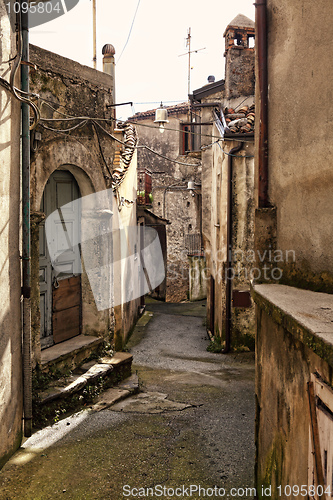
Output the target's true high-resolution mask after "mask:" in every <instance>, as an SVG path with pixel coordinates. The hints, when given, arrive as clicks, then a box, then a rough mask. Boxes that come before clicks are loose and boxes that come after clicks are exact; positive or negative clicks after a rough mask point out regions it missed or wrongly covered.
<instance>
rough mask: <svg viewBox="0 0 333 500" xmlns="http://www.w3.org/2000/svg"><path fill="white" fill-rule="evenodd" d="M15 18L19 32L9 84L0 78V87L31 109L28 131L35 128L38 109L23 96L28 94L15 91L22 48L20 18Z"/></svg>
mask: <svg viewBox="0 0 333 500" xmlns="http://www.w3.org/2000/svg"><path fill="white" fill-rule="evenodd" d="M17 17H18V32H19V36H18V47H17V52H16V54H15V56H14V57H13V58H12V59H11V60H13V61H14V64H13V68H12V70H11V72H10V78H9V82H7V80H5V79H4V78H2V77H0V85H1V86H2V87H4V88H5V89H6V90H7V91H8V92H11V94H12V95H13V96H14V97H15V98H16V99H17V100H18V101H20V102H23V103H25V104H28V106H30V107H31V109H32V111H33V113H34V121H33V123H32V125H30V127H29V130H34V129H35V128H36V127H37V125H38V122H39V120H40V112H39V109H38V107H37V106H36V105H35V104H34V103H33V102H32V101H31V100H30V99H28V97H25V95H29V93H27V92H24V91H22V90H20V89H17V88H16V87H15V86H14V81H15V77H16V73H17V70H18V68H19V66H20V64H22V46H23V43H22V29H21V19H20V16H17ZM19 94H22V95H19Z"/></svg>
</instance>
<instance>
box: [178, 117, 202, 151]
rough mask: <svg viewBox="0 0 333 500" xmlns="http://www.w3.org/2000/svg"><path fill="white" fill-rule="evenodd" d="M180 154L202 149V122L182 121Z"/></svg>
mask: <svg viewBox="0 0 333 500" xmlns="http://www.w3.org/2000/svg"><path fill="white" fill-rule="evenodd" d="M180 126H181V138H180V141H181V142H180V154H182V155H185V154H186V153H189V152H191V151H200V150H201V124H200V122H192V123H190V122H188V123H181V125H180Z"/></svg>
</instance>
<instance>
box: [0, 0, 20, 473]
mask: <svg viewBox="0 0 333 500" xmlns="http://www.w3.org/2000/svg"><path fill="white" fill-rule="evenodd" d="M6 3H7V2H6ZM13 17H14V18H13V19H12V21H13V25H15V15H14V14H13ZM0 27H1V34H2V36H1V38H0V52H1V59H2V61H8V60H10V58H11V57H12V56H13V54H15V53H16V36H15V35H14V34H13V32H12V30H11V25H10V19H9V18H8V16H7V13H6V7H5V2H4V1H3V0H1V1H0ZM11 68H12V65H11V64H10V63H8V62H2V63H1V75H2V77H4V78H6V80H7V81H9V75H10V71H11ZM18 75H19V72H18ZM15 85H16V86H17V87H19V86H20V80H19V78H17V79H16V81H15ZM20 108H21V107H20V103H19V101H17V100H16V99H15V98H14V97H13V96H12V94H10V93H9V92H7V91H6V90H5V89H4V88H3V87H2V86H1V87H0V112H1V128H0V142H1V148H0V212H1V220H0V235H1V237H0V269H1V272H0V276H1V279H0V296H1V310H0V380H1V387H0V468H1V467H2V466H3V464H4V463H5V461H6V460H7V459H8V458H9V457H10V455H11V454H12V453H13V452H14V451H15V450H16V449H17V448H18V447H19V446H20V444H21V437H22V415H23V408H22V400H23V388H22V357H21V352H22V345H21V303H20V297H21V262H20V247H21V245H20V237H19V235H20V212H21V205H20V191H21V189H20Z"/></svg>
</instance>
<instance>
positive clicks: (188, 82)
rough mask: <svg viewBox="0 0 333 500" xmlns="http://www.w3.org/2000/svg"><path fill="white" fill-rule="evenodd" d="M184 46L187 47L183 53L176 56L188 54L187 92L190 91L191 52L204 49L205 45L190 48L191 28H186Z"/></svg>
mask: <svg viewBox="0 0 333 500" xmlns="http://www.w3.org/2000/svg"><path fill="white" fill-rule="evenodd" d="M186 47H188V51H187V52H186V53H185V54H180V55H179V56H178V57H182V56H188V80H187V93H188V94H190V92H191V69H192V68H191V54H193V53H194V52H195V53H197V52H199V50H205V48H206V47H203V48H202V49H196V50H191V28H189V29H188V33H187V38H186Z"/></svg>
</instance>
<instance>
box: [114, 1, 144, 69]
mask: <svg viewBox="0 0 333 500" xmlns="http://www.w3.org/2000/svg"><path fill="white" fill-rule="evenodd" d="M140 2H141V0H139V1H138V4H137V6H136V10H135V13H134V17H133V21H132V24H131V27H130V30H129V33H128V37H127V40H126V43H125V45H124V47H123V50H122V51H121V54H120V56H119V57H118V61H117V64H119V61H120V59H121V56H122V55H123V53H124V50H125V48H126V46H127V44H128V41H129V39H130V36H131V33H132V29H133V26H134V22H135V18H136V15H137V13H138V9H139V5H140Z"/></svg>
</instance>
